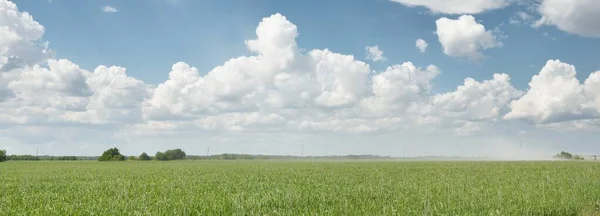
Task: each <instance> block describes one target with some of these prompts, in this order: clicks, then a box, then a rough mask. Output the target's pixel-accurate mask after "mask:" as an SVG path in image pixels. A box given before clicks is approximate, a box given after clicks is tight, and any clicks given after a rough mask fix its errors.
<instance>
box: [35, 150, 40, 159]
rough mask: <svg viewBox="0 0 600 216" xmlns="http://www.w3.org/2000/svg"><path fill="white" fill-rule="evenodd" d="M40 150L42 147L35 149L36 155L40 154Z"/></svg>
mask: <svg viewBox="0 0 600 216" xmlns="http://www.w3.org/2000/svg"><path fill="white" fill-rule="evenodd" d="M39 151H40V148H37V149H35V156H36V157H37V156H38V152H39Z"/></svg>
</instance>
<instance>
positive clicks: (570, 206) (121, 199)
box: [0, 161, 600, 215]
mask: <svg viewBox="0 0 600 216" xmlns="http://www.w3.org/2000/svg"><path fill="white" fill-rule="evenodd" d="M599 205H600V163H595V162H584V161H581V162H567V161H564V162H559V161H546V162H392V161H369V162H362V161H335V162H333V161H318V162H317V161H170V162H158V161H149V162H141V161H126V162H104V163H103V162H91V161H72V162H50V161H47V162H6V163H0V212H1V214H2V215H91V214H92V213H93V214H95V215H596V214H597V213H598V210H597V208H598V207H600V206H599Z"/></svg>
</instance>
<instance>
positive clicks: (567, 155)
mask: <svg viewBox="0 0 600 216" xmlns="http://www.w3.org/2000/svg"><path fill="white" fill-rule="evenodd" d="M554 158H558V159H567V160H571V159H573V155H572V154H571V153H569V152H565V151H561V152H560V153H559V154H557V155H555V156H554Z"/></svg>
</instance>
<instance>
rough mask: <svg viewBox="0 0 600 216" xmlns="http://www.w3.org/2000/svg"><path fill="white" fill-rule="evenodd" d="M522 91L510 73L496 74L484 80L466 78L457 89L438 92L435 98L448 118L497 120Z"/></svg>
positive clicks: (434, 100)
mask: <svg viewBox="0 0 600 216" xmlns="http://www.w3.org/2000/svg"><path fill="white" fill-rule="evenodd" d="M522 94H523V93H522V92H521V91H519V90H517V89H515V88H514V87H513V86H512V85H511V84H510V77H509V76H508V75H507V74H494V78H493V79H492V80H485V81H483V82H477V81H475V80H474V79H472V78H467V79H465V81H464V84H463V85H462V86H458V87H457V88H456V90H455V91H454V92H448V93H443V94H438V95H436V96H435V97H433V99H432V102H433V105H434V106H435V107H438V108H439V109H438V110H439V111H440V112H441V113H442V115H444V116H445V117H446V118H454V119H461V120H472V121H483V120H497V118H498V117H500V116H501V115H503V114H505V113H506V112H507V111H508V104H509V102H511V101H512V100H514V99H517V98H519V97H520V96H521V95H522Z"/></svg>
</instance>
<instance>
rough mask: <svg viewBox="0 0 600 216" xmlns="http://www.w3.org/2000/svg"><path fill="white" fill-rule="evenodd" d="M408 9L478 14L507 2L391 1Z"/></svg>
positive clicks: (452, 0) (499, 0)
mask: <svg viewBox="0 0 600 216" xmlns="http://www.w3.org/2000/svg"><path fill="white" fill-rule="evenodd" d="M391 1H393V2H398V3H401V4H403V5H406V6H408V7H417V6H419V7H426V8H428V9H429V10H431V11H432V12H434V13H445V14H478V13H482V12H485V11H488V10H494V9H499V8H503V7H506V6H508V5H509V4H510V1H509V0H471V1H463V0H391Z"/></svg>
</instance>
